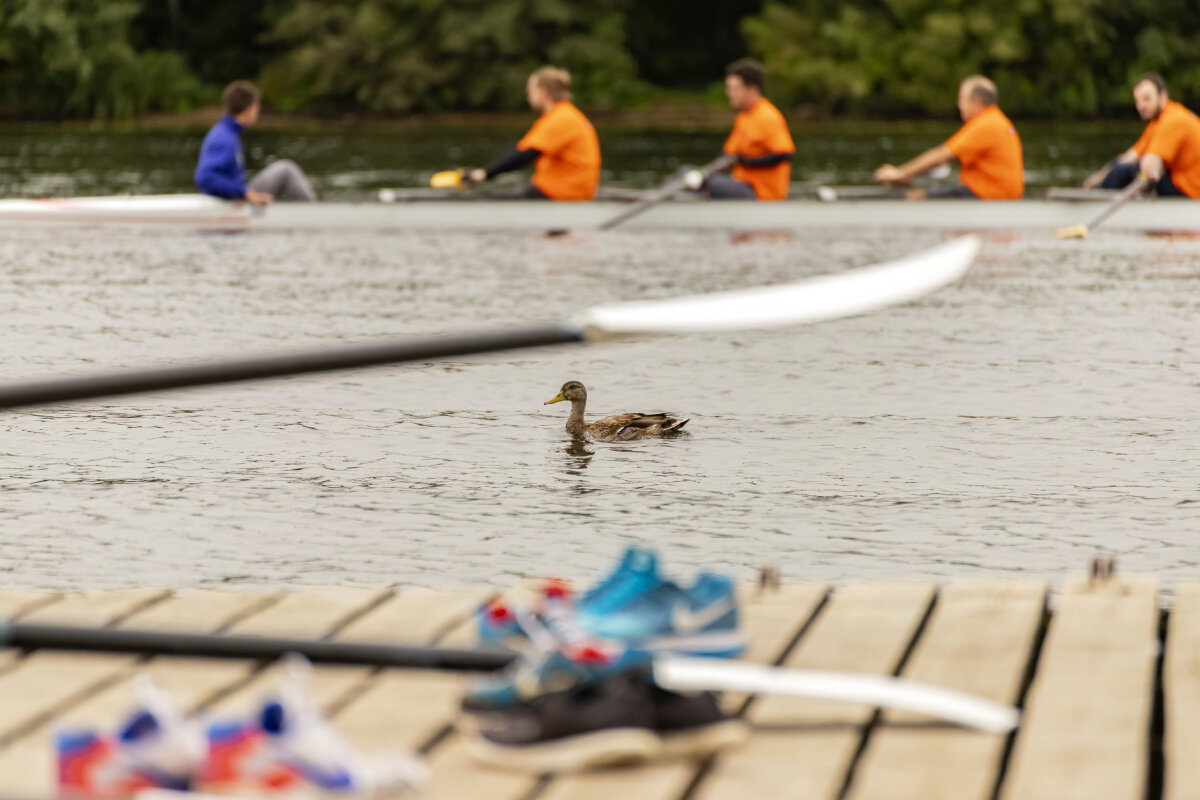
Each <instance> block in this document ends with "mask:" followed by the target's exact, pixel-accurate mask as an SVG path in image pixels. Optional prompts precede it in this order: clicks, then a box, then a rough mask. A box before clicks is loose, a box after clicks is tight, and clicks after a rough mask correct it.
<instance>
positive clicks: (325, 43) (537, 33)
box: [262, 0, 645, 113]
mask: <svg viewBox="0 0 1200 800" xmlns="http://www.w3.org/2000/svg"><path fill="white" fill-rule="evenodd" d="M628 2H630V0H595V2H591V3H587V4H582V3H571V2H567V0H502V1H501V2H495V1H494V0H362V2H358V3H353V4H349V3H343V2H338V0H299V2H297V3H296V4H295V6H294V7H292V8H291V10H290V11H288V12H287V13H284V14H283V15H282V16H281V17H280V18H279V19H278V20H277V21H276V22H275V24H274V26H273V28H272V30H271V33H270V36H269V40H270V41H271V42H272V43H276V44H281V45H283V46H285V47H286V48H287V52H286V53H285V54H284V55H283V56H281V57H280V58H279V59H277V60H276V61H274V62H272V63H271V64H270V65H269V66H268V67H267V69H266V70H265V71H264V73H263V76H262V80H263V84H264V89H265V90H266V91H267V92H268V94H269V95H270V96H271V97H272V98H273V101H274V102H276V103H277V104H279V105H281V106H283V107H285V108H292V109H297V108H310V109H316V110H326V111H334V110H338V111H345V110H353V111H373V112H390V113H399V112H411V111H439V110H447V109H453V110H471V109H497V108H502V109H515V108H520V107H521V106H522V103H523V97H524V85H525V79H526V77H527V76H528V74H529V73H530V72H531V71H532V70H533V69H534V68H536V67H538V66H540V65H542V64H545V63H554V64H556V65H558V66H562V67H565V68H567V69H569V70H571V73H572V80H573V88H574V90H575V94H576V96H577V98H578V99H579V100H580V101H581V102H583V103H585V104H589V105H601V106H617V105H625V104H628V103H630V102H633V101H636V100H637V99H638V98H639V96H641V95H642V94H643V93H644V90H645V87H644V84H642V83H641V82H640V81H638V80H637V78H636V65H635V64H634V61H633V59H632V57H630V55H629V53H628V52H627V51H626V49H625V46H624V36H625V29H624V24H623V23H624V18H623V10H624V7H625V6H626V5H627V3H628Z"/></svg>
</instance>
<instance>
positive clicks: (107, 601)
mask: <svg viewBox="0 0 1200 800" xmlns="http://www.w3.org/2000/svg"><path fill="white" fill-rule="evenodd" d="M170 596H171V592H170V590H168V589H110V590H106V591H97V592H81V593H79V594H70V595H67V596H66V597H64V598H63V601H62V602H58V603H52V604H51V605H48V606H45V607H44V608H39V609H36V610H35V611H32V612H30V613H29V614H26V615H25V616H24V617H23V618H22V619H21V621H22V622H36V623H39V624H44V625H114V624H116V623H118V622H120V621H121V620H123V619H125V618H126V617H129V616H132V615H133V614H136V613H138V612H139V611H144V610H146V609H148V608H149V607H150V606H152V605H154V604H155V603H158V602H161V601H163V600H165V599H167V598H168V597H170Z"/></svg>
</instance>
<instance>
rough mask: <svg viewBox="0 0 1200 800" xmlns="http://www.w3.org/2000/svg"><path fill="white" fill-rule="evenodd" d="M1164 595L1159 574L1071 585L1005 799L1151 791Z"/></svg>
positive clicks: (1053, 628) (1121, 799)
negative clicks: (1160, 596)
mask: <svg viewBox="0 0 1200 800" xmlns="http://www.w3.org/2000/svg"><path fill="white" fill-rule="evenodd" d="M1157 600H1158V586H1157V583H1156V581H1154V580H1153V579H1151V578H1139V577H1133V578H1115V579H1112V580H1110V581H1107V582H1105V583H1102V584H1097V585H1090V584H1089V583H1088V582H1087V581H1083V580H1075V581H1072V582H1070V583H1069V584H1068V585H1067V587H1066V588H1065V589H1064V591H1063V594H1062V596H1061V598H1060V599H1059V603H1058V607H1057V608H1056V609H1055V611H1054V616H1053V618H1052V620H1051V622H1050V628H1049V631H1048V633H1047V636H1046V641H1045V644H1044V645H1043V651H1042V657H1041V660H1040V662H1039V664H1038V668H1037V672H1036V673H1035V675H1034V679H1033V684H1032V686H1031V687H1030V693H1029V702H1028V703H1027V706H1026V708H1027V710H1026V713H1025V719H1024V721H1023V723H1022V726H1021V729H1020V731H1019V732H1018V733H1017V739H1016V744H1015V747H1014V750H1013V757H1012V765H1011V768H1010V769H1009V772H1008V775H1007V777H1006V778H1005V781H1004V786H1003V787H1002V790H1001V795H1000V796H1001V798H1003V800H1043V799H1044V800H1050V798H1053V800H1072V799H1073V798H1080V799H1081V800H1082V799H1083V798H1087V800H1127V799H1128V800H1134V798H1137V799H1138V800H1140V798H1142V797H1144V796H1145V792H1146V785H1147V770H1148V767H1149V750H1150V743H1149V736H1150V715H1151V711H1152V708H1153V700H1154V667H1155V661H1156V658H1157V655H1158V602H1157Z"/></svg>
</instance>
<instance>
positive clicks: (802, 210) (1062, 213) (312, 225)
mask: <svg viewBox="0 0 1200 800" xmlns="http://www.w3.org/2000/svg"><path fill="white" fill-rule="evenodd" d="M626 207H627V204H625V203H617V202H589V203H550V202H531V201H524V202H523V201H507V202H506V201H486V200H483V201H458V202H455V201H446V200H430V201H415V202H408V203H394V204H385V203H374V202H370V203H279V204H276V205H273V206H270V207H269V208H267V209H266V210H265V211H263V212H257V211H255V210H254V209H253V207H251V206H249V205H247V204H246V203H230V202H226V201H223V200H218V199H217V198H214V197H206V196H204V195H198V194H195V195H193V194H181V195H143V196H115V197H81V198H64V199H51V200H0V226H5V225H7V226H20V225H26V224H31V225H44V224H49V225H67V226H73V227H88V226H106V227H107V226H130V227H142V226H149V227H170V226H174V227H179V228H187V229H199V230H222V231H240V230H246V229H247V228H249V229H261V230H289V231H296V230H298V231H321V230H337V231H345V230H362V231H367V230H381V231H388V230H456V231H469V230H512V231H531V232H533V231H545V230H550V229H564V228H565V229H569V230H572V231H586V230H588V229H594V228H596V227H597V226H599V225H600V223H602V222H604V221H605V220H606V219H609V218H610V217H612V216H614V215H616V214H618V213H620V212H621V211H622V210H623V209H624V208H626ZM1103 207H1104V203H1103V202H1064V201H1054V200H1020V201H1016V202H1000V203H984V202H979V201H970V200H942V201H930V202H924V203H907V202H904V201H899V200H855V201H839V202H835V203H821V202H817V201H815V200H788V201H784V202H779V203H752V202H745V201H741V202H737V201H709V202H696V201H689V202H668V203H663V204H661V205H658V206H654V207H653V208H651V209H649V210H648V211H646V212H645V213H643V214H641V215H639V216H636V217H634V218H632V219H630V220H629V221H627V222H625V223H624V224H622V226H621V228H622V229H629V230H728V231H752V230H823V229H837V228H857V229H870V228H909V229H933V230H947V231H960V232H969V231H988V230H991V231H997V230H1049V231H1053V230H1054V229H1056V228H1059V227H1065V226H1068V225H1076V224H1079V223H1080V222H1083V221H1085V220H1087V219H1090V218H1091V217H1092V216H1093V215H1094V214H1095V213H1096V212H1097V211H1098V210H1099V209H1102V208H1103ZM1104 228H1105V230H1114V231H1134V232H1200V203H1197V202H1194V201H1191V200H1141V201H1137V202H1133V203H1129V204H1127V205H1126V206H1124V207H1123V208H1121V209H1120V210H1118V211H1117V212H1116V213H1115V214H1114V215H1113V216H1112V217H1111V218H1110V219H1108V220H1107V221H1106V222H1105V223H1104Z"/></svg>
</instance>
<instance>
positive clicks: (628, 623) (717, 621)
mask: <svg viewBox="0 0 1200 800" xmlns="http://www.w3.org/2000/svg"><path fill="white" fill-rule="evenodd" d="M606 601H607V602H605V603H603V604H598V605H594V606H590V607H587V608H580V609H579V610H578V612H577V622H578V625H579V627H580V628H582V629H583V630H585V631H587V633H588V634H590V635H592V636H595V637H598V638H601V639H613V640H616V641H619V642H624V643H625V644H627V645H628V646H630V647H634V648H636V649H639V650H647V651H652V652H671V653H677V654H680V655H693V656H713V657H721V658H734V657H736V656H739V655H741V654H742V652H744V651H745V649H746V637H745V635H744V634H743V633H742V631H741V627H740V625H739V619H738V604H737V593H736V591H735V587H734V585H733V582H732V581H731V580H729V579H728V578H726V577H724V576H722V575H717V574H714V573H711V572H703V573H701V574H700V575H699V577H698V578H697V579H696V582H695V584H693V585H692V587H691V588H690V589H684V588H681V587H680V586H678V585H677V584H675V583H673V582H671V581H666V580H663V579H661V578H658V579H657V580H655V581H646V582H645V583H643V584H642V585H639V586H638V587H636V589H634V590H632V591H631V592H630V593H629V594H627V595H622V594H621V593H618V592H613V593H611V594H610V595H609V596H608V597H607V598H606Z"/></svg>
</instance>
